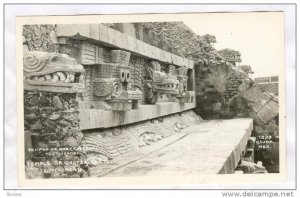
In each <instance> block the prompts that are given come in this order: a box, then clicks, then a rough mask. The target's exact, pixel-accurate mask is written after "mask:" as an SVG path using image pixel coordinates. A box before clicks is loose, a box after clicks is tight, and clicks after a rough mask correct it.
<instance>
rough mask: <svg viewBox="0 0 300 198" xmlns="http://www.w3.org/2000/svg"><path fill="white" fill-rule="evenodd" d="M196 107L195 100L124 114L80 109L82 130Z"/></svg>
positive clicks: (147, 106) (146, 106) (141, 108)
mask: <svg viewBox="0 0 300 198" xmlns="http://www.w3.org/2000/svg"><path fill="white" fill-rule="evenodd" d="M195 107H196V104H195V100H194V101H193V102H192V103H184V104H179V103H177V102H165V103H158V104H155V105H140V106H139V109H131V110H129V111H123V112H118V111H105V110H96V109H80V110H79V112H80V113H79V118H80V129H81V130H85V129H93V128H107V127H115V126H120V125H125V124H131V123H136V122H139V121H144V120H148V119H153V118H158V117H161V116H165V115H169V114H174V113H179V112H183V111H186V110H189V109H193V108H195ZM116 108H118V107H116ZM90 111H91V112H90ZM94 111H96V112H98V111H101V113H95V112H94ZM99 116H101V117H99ZM99 119H100V120H102V122H101V123H100V122H98V121H97V120H99Z"/></svg>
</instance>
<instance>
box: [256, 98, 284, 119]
mask: <svg viewBox="0 0 300 198" xmlns="http://www.w3.org/2000/svg"><path fill="white" fill-rule="evenodd" d="M278 112H279V105H278V103H277V102H275V101H273V100H271V101H269V102H268V103H267V104H266V105H265V106H264V107H263V108H262V109H261V110H260V111H259V112H258V113H257V116H258V117H259V118H260V119H261V120H262V121H263V122H264V123H268V122H269V121H270V120H272V119H274V118H275V117H276V116H277V115H278Z"/></svg>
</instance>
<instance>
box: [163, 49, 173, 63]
mask: <svg viewBox="0 0 300 198" xmlns="http://www.w3.org/2000/svg"><path fill="white" fill-rule="evenodd" d="M164 53H165V57H166V62H168V63H170V64H172V54H171V53H170V52H167V51H164Z"/></svg>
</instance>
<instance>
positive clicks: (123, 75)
mask: <svg viewBox="0 0 300 198" xmlns="http://www.w3.org/2000/svg"><path fill="white" fill-rule="evenodd" d="M120 80H121V82H125V80H126V74H125V70H123V69H121V70H120Z"/></svg>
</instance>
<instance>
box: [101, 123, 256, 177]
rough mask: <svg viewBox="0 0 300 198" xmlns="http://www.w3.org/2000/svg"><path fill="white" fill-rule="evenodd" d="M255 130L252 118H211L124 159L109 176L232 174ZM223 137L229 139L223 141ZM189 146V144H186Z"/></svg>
mask: <svg viewBox="0 0 300 198" xmlns="http://www.w3.org/2000/svg"><path fill="white" fill-rule="evenodd" d="M252 130H253V123H252V119H232V120H211V121H205V122H200V123H198V124H197V125H193V126H191V127H188V128H185V129H183V130H182V131H181V132H180V133H185V134H186V136H184V137H180V140H179V141H174V142H173V143H171V144H170V145H168V146H167V147H161V148H160V149H157V150H156V151H155V152H153V153H151V154H150V155H146V156H145V157H142V158H140V159H139V160H136V159H132V162H127V163H126V162H123V163H124V164H125V163H126V164H127V165H125V166H123V167H120V168H118V169H115V170H113V171H111V172H110V173H109V174H108V175H107V176H161V175H166V176H167V175H170V174H171V175H174V176H179V175H193V176H194V175H203V174H228V173H233V172H234V170H235V168H236V167H237V166H238V163H239V160H240V159H241V158H240V156H241V155H242V152H243V151H244V150H245V148H246V147H247V142H248V140H249V139H250V136H251V132H252ZM224 138H226V140H228V141H224ZM187 145H188V146H187ZM233 148H234V149H233Z"/></svg>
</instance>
